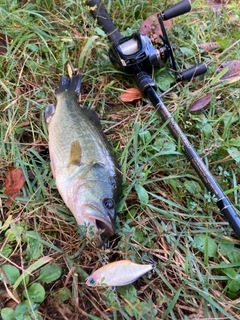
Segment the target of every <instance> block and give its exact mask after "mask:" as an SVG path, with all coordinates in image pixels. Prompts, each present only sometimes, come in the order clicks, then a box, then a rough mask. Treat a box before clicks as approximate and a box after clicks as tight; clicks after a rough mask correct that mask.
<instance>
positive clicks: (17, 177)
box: [4, 167, 26, 207]
mask: <svg viewBox="0 0 240 320" xmlns="http://www.w3.org/2000/svg"><path fill="white" fill-rule="evenodd" d="M25 181H26V179H25V177H24V174H23V171H22V169H20V168H14V167H10V168H9V171H8V174H7V177H6V180H5V190H4V194H6V195H7V196H8V199H7V201H6V202H5V205H6V206H7V207H8V206H10V205H11V204H12V203H13V201H14V199H15V198H16V196H17V194H18V192H19V190H21V189H22V187H23V185H24V182H25Z"/></svg>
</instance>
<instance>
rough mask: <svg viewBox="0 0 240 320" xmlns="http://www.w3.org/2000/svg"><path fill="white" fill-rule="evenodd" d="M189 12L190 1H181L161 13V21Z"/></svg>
mask: <svg viewBox="0 0 240 320" xmlns="http://www.w3.org/2000/svg"><path fill="white" fill-rule="evenodd" d="M190 10H191V3H190V0H182V1H180V2H178V3H177V4H175V5H174V6H172V7H169V8H167V9H166V10H164V11H163V12H162V17H163V20H168V19H171V18H174V17H177V16H180V15H182V14H184V13H187V12H189V11H190Z"/></svg>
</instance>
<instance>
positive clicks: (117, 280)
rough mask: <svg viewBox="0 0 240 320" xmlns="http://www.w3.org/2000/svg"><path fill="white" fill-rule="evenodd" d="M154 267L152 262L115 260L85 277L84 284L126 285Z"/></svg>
mask: <svg viewBox="0 0 240 320" xmlns="http://www.w3.org/2000/svg"><path fill="white" fill-rule="evenodd" d="M154 268H155V265H154V264H138V263H135V262H132V261H130V260H120V261H115V262H112V263H108V264H106V265H105V266H103V267H101V268H99V269H98V270H96V271H95V272H93V273H92V274H91V275H90V276H89V277H88V278H87V279H86V280H87V281H86V284H87V285H88V286H90V287H92V286H111V287H118V286H126V285H127V284H130V283H132V282H134V281H135V280H137V279H138V278H140V277H141V276H142V275H144V274H145V273H147V272H149V271H151V270H153V269H154Z"/></svg>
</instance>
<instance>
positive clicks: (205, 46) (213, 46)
mask: <svg viewBox="0 0 240 320" xmlns="http://www.w3.org/2000/svg"><path fill="white" fill-rule="evenodd" d="M197 46H198V47H199V48H200V49H202V50H204V51H206V52H213V51H215V50H217V49H218V48H220V44H219V43H218V42H205V43H200V44H198V45H197Z"/></svg>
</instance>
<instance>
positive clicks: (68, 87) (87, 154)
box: [45, 75, 121, 245]
mask: <svg viewBox="0 0 240 320" xmlns="http://www.w3.org/2000/svg"><path fill="white" fill-rule="evenodd" d="M80 86H81V77H80V75H77V76H74V77H73V78H70V79H69V78H67V77H64V76H63V77H62V78H61V79H60V81H59V86H58V89H57V91H56V97H57V106H56V109H55V108H54V106H53V105H48V106H47V108H46V111H45V119H46V122H47V125H48V132H49V153H50V160H51V169H52V173H53V176H54V177H55V179H56V186H57V189H58V191H59V193H60V194H61V196H62V198H63V200H64V202H65V204H66V205H67V206H68V208H69V209H70V210H71V212H72V213H73V215H74V217H75V219H76V221H77V223H78V224H79V225H84V226H85V227H86V230H87V233H86V235H87V236H88V237H90V238H94V241H95V243H96V244H97V245H101V244H102V241H103V239H104V238H105V237H109V236H111V235H113V234H114V231H115V219H116V212H115V204H116V202H117V201H118V196H119V189H120V185H121V174H120V171H119V166H118V162H117V160H116V158H115V155H114V154H113V151H112V149H111V147H110V145H109V143H108V141H107V139H106V137H105V135H104V133H103V131H102V127H101V123H100V120H99V118H98V116H97V114H96V113H95V112H94V111H92V110H90V109H87V108H85V107H80V106H79V104H78V102H77V97H78V96H79V94H80ZM93 235H94V237H93Z"/></svg>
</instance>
